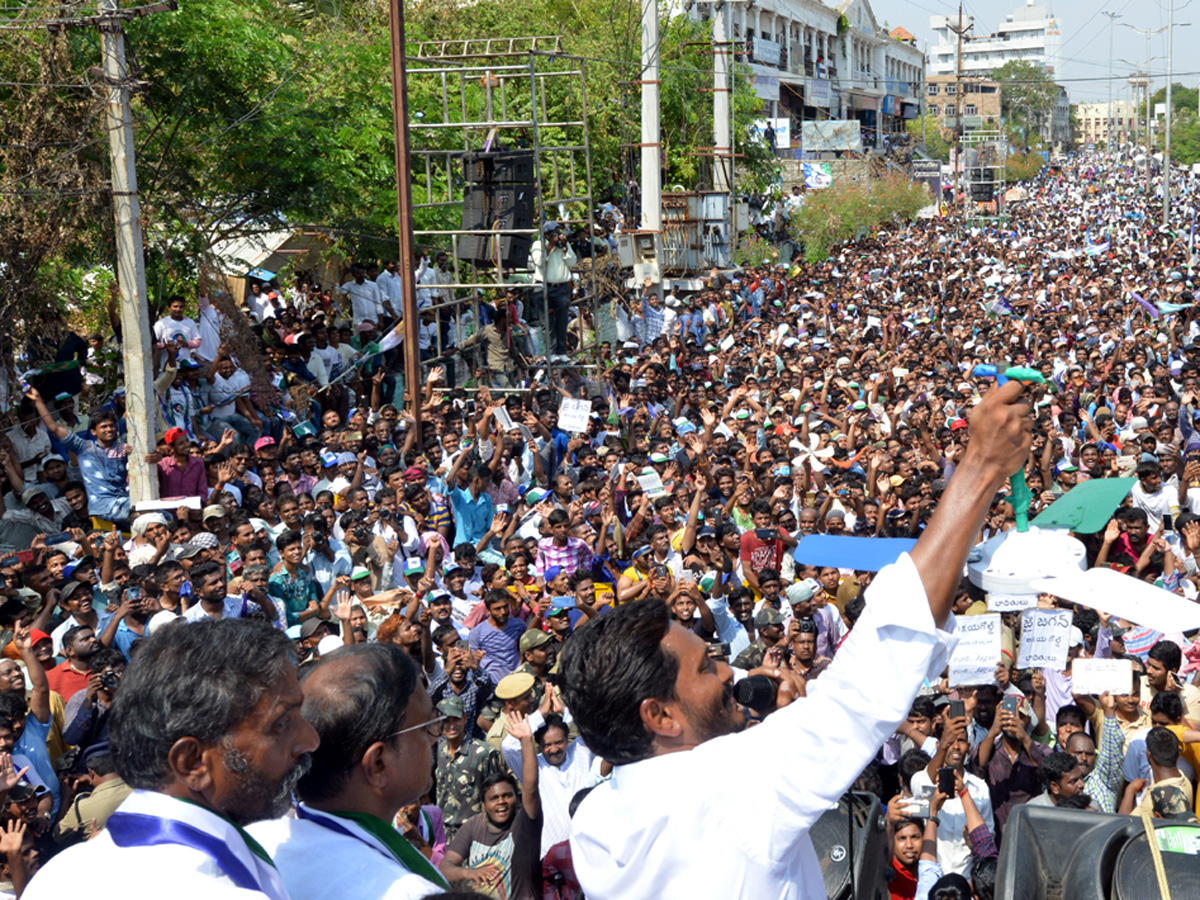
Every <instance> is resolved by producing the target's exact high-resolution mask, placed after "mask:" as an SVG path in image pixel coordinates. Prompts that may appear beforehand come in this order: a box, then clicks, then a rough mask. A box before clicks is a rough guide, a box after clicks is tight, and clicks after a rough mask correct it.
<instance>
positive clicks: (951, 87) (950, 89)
mask: <svg viewBox="0 0 1200 900" xmlns="http://www.w3.org/2000/svg"><path fill="white" fill-rule="evenodd" d="M957 93H958V85H957V84H948V85H946V96H947V97H953V96H954V95H955V94H957Z"/></svg>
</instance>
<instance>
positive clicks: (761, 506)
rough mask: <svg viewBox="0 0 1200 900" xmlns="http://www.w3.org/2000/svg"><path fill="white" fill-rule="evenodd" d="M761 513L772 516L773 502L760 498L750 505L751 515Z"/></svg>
mask: <svg viewBox="0 0 1200 900" xmlns="http://www.w3.org/2000/svg"><path fill="white" fill-rule="evenodd" d="M759 513H766V514H767V515H768V516H769V515H770V514H771V501H770V500H767V499H766V498H765V497H759V498H758V499H757V500H755V501H753V502H752V503H751V504H750V515H751V516H755V515H758V514H759Z"/></svg>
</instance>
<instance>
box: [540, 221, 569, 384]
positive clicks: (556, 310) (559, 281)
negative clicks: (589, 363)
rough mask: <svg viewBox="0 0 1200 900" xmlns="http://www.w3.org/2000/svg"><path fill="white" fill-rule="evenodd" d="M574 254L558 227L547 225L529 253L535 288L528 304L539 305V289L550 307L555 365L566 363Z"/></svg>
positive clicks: (550, 223) (551, 348)
mask: <svg viewBox="0 0 1200 900" xmlns="http://www.w3.org/2000/svg"><path fill="white" fill-rule="evenodd" d="M575 262H576V260H575V251H574V250H573V249H572V248H571V244H570V242H569V241H568V240H567V236H566V234H564V233H563V230H562V226H561V225H559V224H558V223H557V222H547V223H546V224H545V225H543V226H542V236H541V238H540V239H539V240H536V241H534V242H533V247H532V248H531V249H530V251H529V267H530V268H531V269H533V281H534V284H535V285H536V288H535V289H534V292H533V297H532V301H533V303H535V304H537V305H538V306H539V307H540V306H541V304H542V287H541V286H542V285H543V284H545V285H546V293H547V296H548V298H549V306H550V353H551V358H552V359H555V358H556V361H565V360H566V359H567V323H568V322H569V321H570V315H571V266H573V265H575Z"/></svg>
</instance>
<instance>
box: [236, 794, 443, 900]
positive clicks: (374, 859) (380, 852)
mask: <svg viewBox="0 0 1200 900" xmlns="http://www.w3.org/2000/svg"><path fill="white" fill-rule="evenodd" d="M306 809H307V808H306ZM308 812H310V813H312V814H313V815H316V816H321V815H324V814H323V813H320V812H318V811H317V810H311V809H310V810H308ZM330 818H333V819H335V820H336V822H337V824H338V826H340V827H341V828H345V829H346V830H347V831H351V832H353V833H354V835H355V836H356V838H358V839H357V840H356V839H355V838H351V837H347V836H346V835H344V834H338V833H337V832H336V831H331V830H330V829H328V828H325V827H324V826H322V825H318V824H317V823H316V822H311V821H307V820H305V819H292V818H287V817H284V818H282V819H272V820H270V821H267V822H255V823H254V824H253V825H251V826H250V827H249V828H248V829H246V830H247V831H249V832H250V834H251V835H253V836H254V839H255V840H256V841H258V842H259V843H260V844H262V846H263V849H264V850H266V851H267V853H268V854H270V856H271V858H272V859H273V860H275V865H276V866H277V867H278V869H279V874H280V875H281V876H282V877H283V883H284V884H285V885H286V886H287V890H288V894H289V895H290V896H291V900H340V898H343V897H345V898H350V897H353V898H354V900H384V898H386V900H410V898H411V900H416V898H418V897H425V896H427V895H429V894H436V893H438V892H439V891H442V890H445V888H439V887H438V886H437V885H435V884H433V883H432V882H430V881H426V880H425V879H424V878H422V877H421V876H420V875H417V874H414V873H413V872H410V871H409V870H408V869H406V868H404V866H403V865H401V863H400V862H399V861H398V860H397V859H396V857H395V856H393V855H392V853H391V851H389V850H388V849H387V848H386V847H385V846H384V845H383V843H382V842H381V841H380V840H379V839H378V838H375V837H373V836H372V835H371V834H370V833H369V832H367V831H366V829H364V828H362V827H361V826H359V825H358V824H357V823H356V822H353V821H351V820H349V819H344V818H341V817H333V816H331V817H330Z"/></svg>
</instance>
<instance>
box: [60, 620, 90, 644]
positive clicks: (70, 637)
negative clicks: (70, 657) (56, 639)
mask: <svg viewBox="0 0 1200 900" xmlns="http://www.w3.org/2000/svg"><path fill="white" fill-rule="evenodd" d="M81 631H92V626H91V625H72V626H71V627H70V628H68V629H67V630H66V632H64V633H63V639H62V645H63V647H66V646H67V645H68V644H70V645H74V643H75V639H76V638H77V637H79V632H81Z"/></svg>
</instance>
